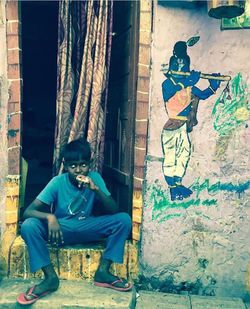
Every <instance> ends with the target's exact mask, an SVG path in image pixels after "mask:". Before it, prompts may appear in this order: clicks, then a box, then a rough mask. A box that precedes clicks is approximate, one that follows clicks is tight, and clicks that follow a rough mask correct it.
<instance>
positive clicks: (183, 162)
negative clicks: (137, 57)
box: [161, 37, 221, 201]
mask: <svg viewBox="0 0 250 309" xmlns="http://www.w3.org/2000/svg"><path fill="white" fill-rule="evenodd" d="M198 40H199V37H194V38H191V39H190V40H188V41H187V42H184V41H179V42H177V43H176V44H175V45H174V50H173V56H171V58H170V62H169V68H168V71H167V72H166V73H165V74H164V75H165V76H166V77H167V79H166V80H165V81H164V82H163V83H162V95H163V100H164V103H165V108H166V111H167V114H168V117H169V118H168V120H167V122H166V123H165V125H164V127H163V131H162V135H161V140H162V148H163V153H164V162H163V173H164V177H165V180H166V182H167V184H168V186H169V189H170V195H171V200H172V201H174V200H182V199H185V198H188V197H189V196H190V195H191V194H192V190H190V189H189V188H187V187H185V186H184V185H183V184H182V178H183V176H184V175H185V172H186V168H187V165H188V162H189V159H190V154H191V144H190V140H189V134H188V133H189V132H191V131H192V129H193V127H194V126H195V125H197V123H198V122H197V119H196V113H197V108H198V103H199V100H205V99H207V98H209V97H210V96H211V95H213V94H214V93H215V92H216V90H217V89H218V88H219V86H220V80H221V78H220V74H211V75H210V78H209V79H208V81H209V86H208V87H207V88H206V89H204V90H201V89H199V88H198V87H197V86H195V85H196V84H197V82H198V81H199V79H200V78H201V77H202V76H201V75H202V74H201V73H200V72H196V71H190V58H189V56H188V54H187V46H192V45H194V44H195V43H196V42H197V41H198Z"/></svg>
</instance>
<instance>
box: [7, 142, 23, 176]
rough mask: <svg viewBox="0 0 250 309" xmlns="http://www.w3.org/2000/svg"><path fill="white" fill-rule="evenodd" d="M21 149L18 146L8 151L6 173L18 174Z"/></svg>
mask: <svg viewBox="0 0 250 309" xmlns="http://www.w3.org/2000/svg"><path fill="white" fill-rule="evenodd" d="M20 158H21V149H20V148H19V147H17V148H13V149H9V151H8V174H9V175H20Z"/></svg>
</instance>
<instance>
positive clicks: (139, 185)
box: [133, 178, 142, 191]
mask: <svg viewBox="0 0 250 309" xmlns="http://www.w3.org/2000/svg"><path fill="white" fill-rule="evenodd" d="M133 188H134V191H135V190H136V191H142V181H140V180H138V179H136V178H134V186H133Z"/></svg>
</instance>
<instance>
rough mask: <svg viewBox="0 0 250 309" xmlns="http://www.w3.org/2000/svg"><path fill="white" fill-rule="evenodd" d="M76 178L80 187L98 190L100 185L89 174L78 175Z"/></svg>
mask: <svg viewBox="0 0 250 309" xmlns="http://www.w3.org/2000/svg"><path fill="white" fill-rule="evenodd" d="M76 180H77V181H78V187H79V188H81V187H83V186H84V187H86V188H88V189H90V190H92V191H98V190H99V187H97V186H96V185H95V184H94V182H93V180H92V179H91V178H90V177H89V176H84V175H78V176H77V177H76Z"/></svg>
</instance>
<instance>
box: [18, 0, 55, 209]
mask: <svg viewBox="0 0 250 309" xmlns="http://www.w3.org/2000/svg"><path fill="white" fill-rule="evenodd" d="M21 14H22V15H21V20H22V34H21V38H22V73H23V103H22V104H23V105H22V111H23V134H22V145H23V157H24V159H25V160H26V161H27V162H28V176H27V183H26V192H25V206H28V205H29V204H30V202H32V200H33V199H34V198H35V197H36V196H37V194H38V193H39V192H40V191H41V189H43V187H44V186H45V185H46V184H47V182H48V181H49V180H50V179H51V176H52V160H53V146H54V128H55V112H56V78H57V65H56V61H57V36H58V34H57V28H58V2H57V1H21Z"/></svg>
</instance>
